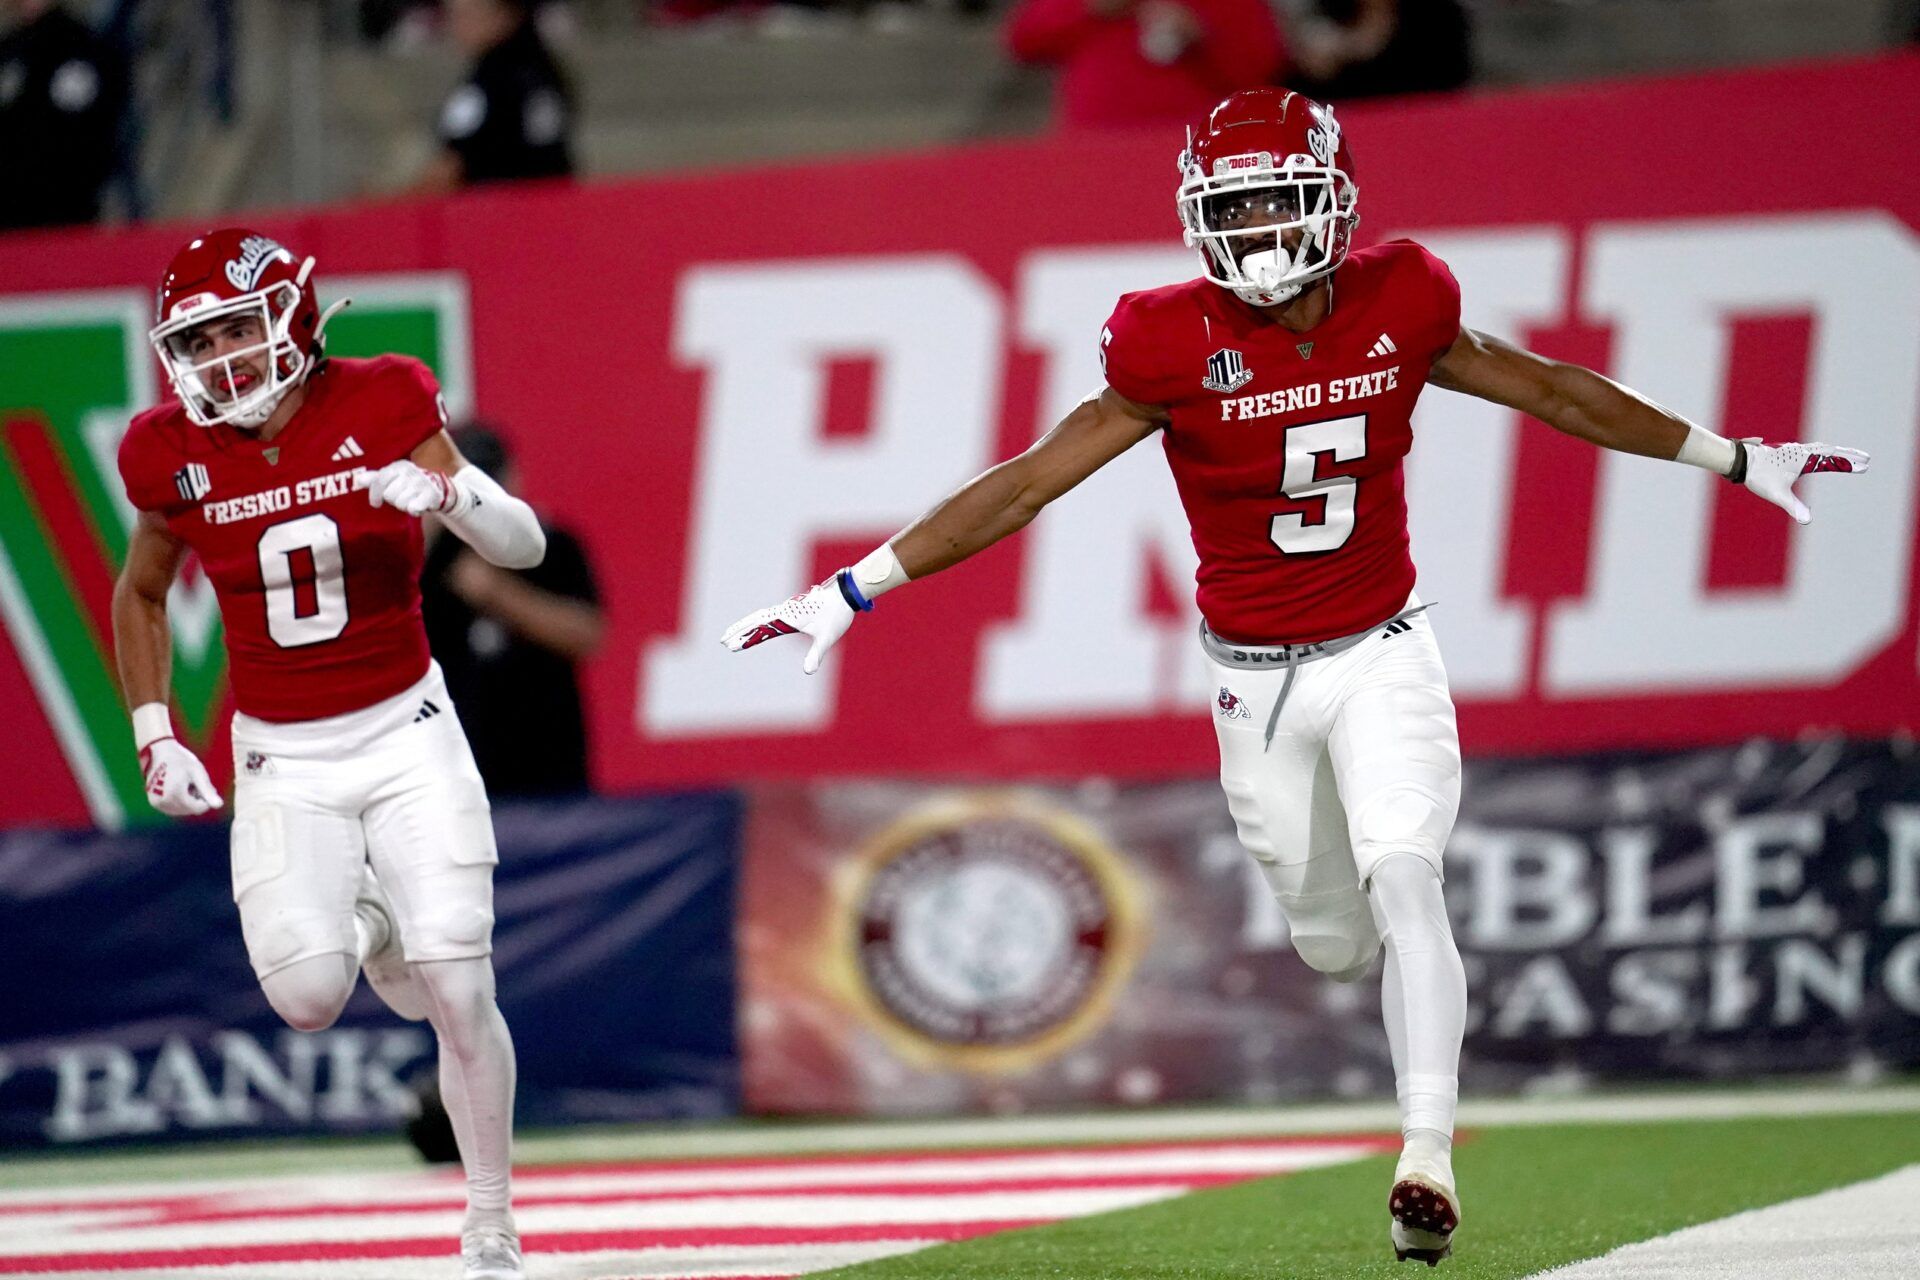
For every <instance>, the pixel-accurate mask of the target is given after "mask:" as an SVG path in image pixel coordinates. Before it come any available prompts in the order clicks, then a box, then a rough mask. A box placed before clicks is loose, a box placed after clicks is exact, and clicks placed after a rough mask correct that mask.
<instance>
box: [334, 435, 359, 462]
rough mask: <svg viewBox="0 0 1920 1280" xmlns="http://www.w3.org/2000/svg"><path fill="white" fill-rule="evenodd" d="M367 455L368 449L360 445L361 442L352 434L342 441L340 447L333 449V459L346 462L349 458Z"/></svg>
mask: <svg viewBox="0 0 1920 1280" xmlns="http://www.w3.org/2000/svg"><path fill="white" fill-rule="evenodd" d="M366 455H367V451H366V450H365V449H362V448H361V447H360V442H359V441H358V440H355V439H354V438H353V437H352V436H348V437H347V438H346V439H345V440H344V441H342V442H341V444H340V447H339V448H338V449H335V450H334V451H333V460H334V461H335V462H345V461H346V460H347V459H349V458H364V457H366Z"/></svg>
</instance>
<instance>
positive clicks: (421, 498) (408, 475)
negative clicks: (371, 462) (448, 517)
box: [366, 458, 460, 516]
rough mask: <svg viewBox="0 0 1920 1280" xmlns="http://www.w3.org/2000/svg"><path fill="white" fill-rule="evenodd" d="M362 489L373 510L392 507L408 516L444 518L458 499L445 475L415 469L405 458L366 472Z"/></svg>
mask: <svg viewBox="0 0 1920 1280" xmlns="http://www.w3.org/2000/svg"><path fill="white" fill-rule="evenodd" d="M366 489H367V501H368V502H370V503H372V504H373V505H374V506H376V507H393V508H394V509H396V510H399V511H404V512H405V513H406V514H408V515H410V516H423V515H427V514H429V513H435V514H444V513H445V512H448V511H451V510H453V507H454V504H455V503H456V502H458V501H459V498H460V495H459V493H458V492H457V491H456V490H455V489H454V487H453V481H452V479H451V478H449V477H448V476H447V475H445V474H444V473H442V472H439V471H428V470H426V469H425V468H423V467H417V466H415V465H414V464H413V463H411V462H409V461H407V460H406V459H405V458H402V459H400V461H398V462H389V463H388V464H387V465H386V466H384V467H381V468H380V469H379V470H378V471H369V472H367V473H366Z"/></svg>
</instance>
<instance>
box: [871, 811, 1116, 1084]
mask: <svg viewBox="0 0 1920 1280" xmlns="http://www.w3.org/2000/svg"><path fill="white" fill-rule="evenodd" d="M1135 897H1136V895H1135V892H1134V889H1133V886H1132V882H1131V877H1130V875H1129V874H1128V872H1127V870H1126V868H1125V867H1124V865H1123V864H1122V863H1121V860H1120V858H1119V857H1118V855H1116V854H1115V853H1114V852H1113V851H1112V850H1111V849H1109V848H1107V847H1106V845H1105V844H1104V843H1102V842H1101V840H1100V839H1099V837H1098V836H1097V835H1096V834H1095V833H1094V832H1093V831H1092V830H1091V829H1089V828H1088V827H1087V826H1086V825H1085V824H1084V823H1082V822H1081V821H1080V820H1079V819H1077V818H1075V817H1073V816H1072V815H1070V814H1067V813H1065V812H1064V811H1061V810H1058V809H1054V808H1052V807H1042V806H1041V805H1040V804H1038V803H1029V802H1024V801H1008V800H1004V799H989V800H975V801H970V802H963V803H957V804H954V803H949V804H942V805H939V806H936V807H935V808H933V809H931V810H928V811H923V812H922V813H920V814H917V815H915V816H913V817H910V818H908V819H906V820H904V821H902V822H901V823H899V824H897V825H896V826H894V827H893V828H891V829H889V830H888V831H886V832H884V833H883V834H882V835H881V836H880V837H879V839H877V840H876V841H875V842H874V844H873V846H872V847H871V848H870V849H869V850H868V851H867V853H866V855H865V856H864V857H863V858H862V859H861V861H860V865H859V874H858V875H857V877H855V883H854V885H853V888H852V891H851V892H850V894H849V895H848V897H847V899H846V900H845V906H846V908H847V915H846V917H845V918H846V920H847V922H848V924H849V925H850V926H851V929H850V932H851V935H852V936H851V943H852V950H853V957H852V958H853V970H854V975H853V976H854V979H855V981H854V984H853V985H854V988H855V993H856V996H857V999H858V1003H859V1004H860V1005H862V1006H863V1008H864V1011H865V1012H866V1013H867V1014H868V1015H869V1017H870V1018H871V1020H873V1021H874V1022H875V1023H876V1025H878V1026H879V1027H880V1029H881V1030H882V1031H883V1032H885V1033H886V1034H887V1035H888V1038H889V1039H890V1040H892V1041H893V1042H894V1043H895V1045H896V1046H897V1047H899V1048H901V1049H902V1050H903V1051H904V1052H906V1053H907V1054H908V1055H909V1056H913V1057H918V1058H922V1059H930V1060H932V1062H933V1063H935V1064H937V1065H941V1066H947V1067H957V1068H960V1069H963V1070H969V1071H982V1072H998V1071H1014V1070H1022V1069H1025V1068H1028V1067H1031V1066H1034V1065H1037V1064H1038V1063H1041V1062H1044V1061H1046V1060H1047V1059H1049V1058H1051V1057H1053V1056H1054V1055H1055V1054H1057V1053H1059V1052H1060V1051H1061V1050H1063V1049H1064V1048H1066V1047H1067V1046H1068V1045H1070V1044H1072V1043H1074V1042H1076V1041H1078V1040H1080V1039H1081V1038H1083V1037H1084V1036H1086V1035H1088V1034H1090V1033H1091V1032H1092V1031H1094V1030H1095V1029H1097V1028H1098V1027H1099V1026H1100V1025H1101V1024H1102V1023H1103V1022H1104V1021H1105V1020H1106V1016H1107V1012H1108V1007H1109V1005H1110V1003H1111V1000H1112V997H1113V995H1114V993H1115V991H1117V990H1118V988H1119V987H1120V985H1121V984H1122V983H1123V982H1124V981H1125V979H1126V975H1127V973H1128V972H1129V971H1130V970H1131V968H1132V965H1133V960H1134V955H1135V953H1136V951H1137V949H1138V946H1139V935H1140V932H1141V930H1140V925H1139V912H1138V908H1137V906H1136V903H1135Z"/></svg>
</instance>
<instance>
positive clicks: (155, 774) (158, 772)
mask: <svg viewBox="0 0 1920 1280" xmlns="http://www.w3.org/2000/svg"><path fill="white" fill-rule="evenodd" d="M133 745H134V746H135V747H137V748H139V750H140V773H141V775H142V776H143V777H144V778H145V779H146V783H147V803H149V804H151V805H152V806H153V807H154V808H156V809H158V810H159V811H160V812H162V813H164V814H166V815H168V816H169V817H174V818H191V817H193V816H194V815H195V814H201V813H205V812H207V811H208V810H209V809H219V808H223V807H224V806H225V804H226V802H225V801H223V800H222V799H221V798H220V793H219V792H218V791H216V790H214V787H213V779H212V778H209V777H208V776H207V766H205V765H203V764H201V763H200V757H198V756H196V755H194V754H193V752H191V751H189V750H187V748H186V747H185V745H183V744H182V743H181V742H180V740H179V739H178V738H175V737H174V736H173V716H172V714H171V713H170V712H169V711H168V710H167V704H166V703H164V702H147V703H142V704H141V705H140V706H137V707H135V708H134V709H133Z"/></svg>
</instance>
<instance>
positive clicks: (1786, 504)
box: [1727, 438, 1871, 524]
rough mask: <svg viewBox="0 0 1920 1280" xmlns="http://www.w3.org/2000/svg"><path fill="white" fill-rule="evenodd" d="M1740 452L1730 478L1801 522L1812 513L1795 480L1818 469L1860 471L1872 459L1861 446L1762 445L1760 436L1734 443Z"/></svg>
mask: <svg viewBox="0 0 1920 1280" xmlns="http://www.w3.org/2000/svg"><path fill="white" fill-rule="evenodd" d="M1733 445H1734V448H1735V449H1736V450H1737V454H1736V456H1735V458H1734V462H1733V470H1732V471H1730V472H1728V473H1727V479H1729V480H1731V481H1733V482H1734V483H1735V484H1738V485H1745V486H1746V487H1747V488H1749V489H1751V490H1753V492H1755V493H1757V494H1759V495H1760V496H1761V497H1763V498H1765V499H1766V500H1767V501H1768V502H1771V503H1772V504H1773V505H1774V506H1776V507H1779V508H1781V509H1782V510H1784V511H1785V512H1786V513H1787V514H1788V515H1790V516H1792V517H1793V518H1794V519H1795V520H1798V521H1799V522H1800V523H1801V524H1810V523H1812V521H1813V512H1811V511H1809V510H1807V504H1806V503H1804V502H1802V501H1800V498H1799V496H1798V495H1796V494H1795V493H1794V491H1793V482H1794V481H1796V480H1798V479H1799V478H1800V477H1801V476H1805V475H1812V474H1813V473H1814V472H1816V471H1847V472H1860V471H1865V470H1866V469H1867V463H1868V462H1869V461H1871V459H1869V458H1868V456H1867V455H1866V454H1864V453H1862V452H1860V450H1858V449H1842V448H1839V447H1838V446H1836V445H1829V444H1763V443H1761V441H1760V440H1759V439H1757V438H1753V439H1745V440H1736V441H1734V442H1733Z"/></svg>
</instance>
